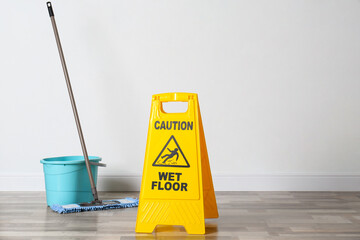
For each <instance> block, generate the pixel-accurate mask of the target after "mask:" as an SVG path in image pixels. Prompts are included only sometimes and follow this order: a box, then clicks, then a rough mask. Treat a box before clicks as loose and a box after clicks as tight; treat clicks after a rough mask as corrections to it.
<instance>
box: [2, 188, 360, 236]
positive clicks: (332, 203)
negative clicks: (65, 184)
mask: <svg viewBox="0 0 360 240" xmlns="http://www.w3.org/2000/svg"><path fill="white" fill-rule="evenodd" d="M100 196H101V197H102V198H103V199H113V198H123V197H138V193H136V192H135V193H134V192H130V193H119V192H117V193H115V192H102V193H100ZM216 197H217V201H218V208H219V214H220V218H218V219H209V220H206V234H205V235H201V236H198V235H187V234H186V232H185V231H184V229H183V228H182V227H158V228H157V229H156V231H155V232H154V233H153V234H135V232H134V229H135V220H136V212H137V208H129V209H117V210H106V211H97V212H83V213H72V214H63V215H60V214H57V213H54V212H52V211H51V210H50V209H49V208H48V207H46V204H45V193H44V192H0V239H1V240H3V239H64V238H65V239H121V240H129V239H137V240H150V239H163V240H165V239H189V240H191V239H211V240H215V239H219V240H221V239H241V240H243V239H244V240H245V239H253V240H254V239H279V240H280V239H281V240H283V239H289V240H292V239H297V240H300V239H304V240H312V239H320V240H321V239H327V240H335V239H336V240H341V239H346V240H350V239H354V240H355V239H356V240H359V239H360V192H218V193H217V194H216Z"/></svg>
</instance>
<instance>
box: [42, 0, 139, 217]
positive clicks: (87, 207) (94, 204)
mask: <svg viewBox="0 0 360 240" xmlns="http://www.w3.org/2000/svg"><path fill="white" fill-rule="evenodd" d="M46 5H47V7H48V10H49V15H50V19H51V24H52V27H53V30H54V34H55V39H56V44H57V47H58V50H59V55H60V60H61V65H62V68H63V70H64V75H65V80H66V85H67V89H68V92H69V97H70V102H71V106H72V109H73V113H74V117H75V122H76V127H77V130H78V134H79V138H80V143H81V148H82V152H83V155H84V160H85V165H86V169H87V173H88V175H89V180H90V185H91V192H92V195H93V198H94V200H93V201H91V202H86V203H79V204H78V203H74V204H67V205H58V204H54V205H52V206H50V208H51V209H52V210H54V211H55V212H58V213H73V212H83V211H96V210H107V209H116V208H129V207H136V206H138V204H139V200H138V199H133V198H124V199H113V200H100V199H99V197H98V193H97V190H96V186H95V182H94V178H93V175H92V173H91V168H90V165H97V166H103V167H105V166H106V165H105V164H102V163H92V162H91V163H90V161H89V156H88V153H87V150H86V146H85V140H84V136H83V133H82V129H81V125H80V120H79V115H78V112H77V108H76V104H75V99H74V94H73V91H72V88H71V84H70V78H69V74H68V71H67V68H66V63H65V58H64V53H63V51H62V47H61V43H60V37H59V33H58V30H57V27H56V22H55V17H54V11H53V8H52V5H51V2H47V3H46Z"/></svg>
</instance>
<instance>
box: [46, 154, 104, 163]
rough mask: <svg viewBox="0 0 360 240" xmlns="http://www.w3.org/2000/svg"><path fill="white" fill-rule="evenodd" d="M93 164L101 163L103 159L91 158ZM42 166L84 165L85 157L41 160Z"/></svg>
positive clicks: (74, 156) (76, 156) (73, 156)
mask: <svg viewBox="0 0 360 240" xmlns="http://www.w3.org/2000/svg"><path fill="white" fill-rule="evenodd" d="M89 160H90V161H91V162H100V161H101V160H102V158H101V157H98V156H89ZM40 163H42V164H44V165H45V164H50V165H65V164H66V165H70V164H84V163H85V160H84V156H82V155H71V156H60V157H48V158H43V159H41V160H40Z"/></svg>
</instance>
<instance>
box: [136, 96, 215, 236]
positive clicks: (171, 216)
mask: <svg viewBox="0 0 360 240" xmlns="http://www.w3.org/2000/svg"><path fill="white" fill-rule="evenodd" d="M163 102H188V109H187V111H186V112H184V113H166V112H164V110H163V108H162V103H163ZM217 217H218V211H217V205H216V200H215V193H214V187H213V183H212V178H211V172H210V165H209V159H208V154H207V149H206V142H205V136H204V130H203V126H202V121H201V115H200V109H199V103H198V99H197V94H194V93H165V94H157V95H153V98H152V105H151V115H150V123H149V132H148V139H147V146H146V153H145V162H144V171H143V177H142V183H141V192H140V204H139V208H138V215H137V221H136V232H139V233H140V232H141V233H151V232H153V230H154V229H155V227H156V226H157V225H182V226H184V227H185V230H186V231H187V232H188V233H189V234H204V233H205V218H217Z"/></svg>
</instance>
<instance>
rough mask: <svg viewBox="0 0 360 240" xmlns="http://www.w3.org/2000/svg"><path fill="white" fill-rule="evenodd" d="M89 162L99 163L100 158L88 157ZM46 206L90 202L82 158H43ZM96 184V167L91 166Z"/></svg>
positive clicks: (87, 181)
mask: <svg viewBox="0 0 360 240" xmlns="http://www.w3.org/2000/svg"><path fill="white" fill-rule="evenodd" d="M89 160H90V162H97V163H98V162H100V161H101V158H100V157H95V156H89ZM40 162H41V163H42V164H43V166H44V175H45V188H46V201H47V205H48V206H51V205H53V204H60V205H64V204H70V203H81V202H90V201H92V200H94V199H93V195H92V193H91V186H90V180H89V176H88V174H87V170H86V165H85V161H84V157H83V156H66V157H53V158H44V159H43V160H41V161H40ZM91 172H92V175H93V178H94V182H95V184H96V181H97V172H98V166H94V165H91Z"/></svg>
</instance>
